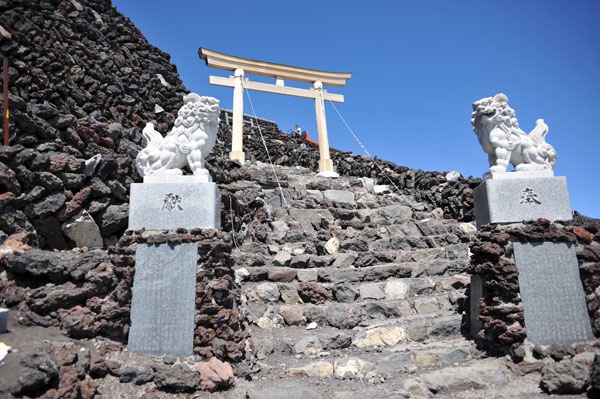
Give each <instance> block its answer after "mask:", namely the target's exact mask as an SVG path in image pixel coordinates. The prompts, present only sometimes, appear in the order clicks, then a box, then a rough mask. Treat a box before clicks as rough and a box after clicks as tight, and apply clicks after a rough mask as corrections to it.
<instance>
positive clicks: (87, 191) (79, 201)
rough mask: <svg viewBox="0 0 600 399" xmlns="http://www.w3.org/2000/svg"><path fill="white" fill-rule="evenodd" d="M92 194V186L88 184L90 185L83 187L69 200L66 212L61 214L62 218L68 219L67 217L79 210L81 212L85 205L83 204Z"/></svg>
mask: <svg viewBox="0 0 600 399" xmlns="http://www.w3.org/2000/svg"><path fill="white" fill-rule="evenodd" d="M91 194H92V188H91V187H89V186H88V187H84V188H82V189H81V190H80V191H79V192H78V193H77V194H75V195H74V196H73V199H71V200H70V201H69V202H67V206H66V209H65V214H64V215H61V219H67V218H69V217H71V216H73V215H75V214H76V213H77V212H79V211H80V210H81V208H82V207H83V204H84V203H85V201H87V200H88V198H90V195H91Z"/></svg>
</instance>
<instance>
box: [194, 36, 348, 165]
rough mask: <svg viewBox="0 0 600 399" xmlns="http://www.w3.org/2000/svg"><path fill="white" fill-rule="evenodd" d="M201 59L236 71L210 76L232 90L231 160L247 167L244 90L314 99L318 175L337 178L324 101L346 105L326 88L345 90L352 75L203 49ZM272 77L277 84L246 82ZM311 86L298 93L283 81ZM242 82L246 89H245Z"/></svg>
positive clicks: (214, 83)
mask: <svg viewBox="0 0 600 399" xmlns="http://www.w3.org/2000/svg"><path fill="white" fill-rule="evenodd" d="M198 55H199V56H200V58H201V59H203V60H205V61H206V66H209V67H212V68H219V69H225V70H228V71H234V76H230V77H229V78H224V77H221V76H210V77H209V78H210V84H211V85H216V86H225V87H233V128H232V140H231V152H230V153H229V158H230V159H236V160H238V161H240V162H241V163H244V161H245V159H246V156H245V153H244V151H243V143H242V142H243V115H244V93H243V87H245V88H246V89H248V90H256V91H264V92H267V93H275V94H284V95H288V96H296V97H305V98H314V99H315V111H316V115H317V131H318V134H319V153H320V157H321V158H320V160H319V173H320V174H321V175H323V176H337V174H336V173H335V171H334V170H333V162H332V161H331V158H330V157H329V141H328V139H327V121H326V119H325V104H324V101H325V100H329V101H334V102H338V103H343V102H344V96H343V95H341V94H332V93H328V92H327V90H324V89H323V85H326V86H334V87H342V86H344V85H345V84H346V81H347V80H348V79H350V77H351V76H352V73H344V72H324V71H316V70H313V69H305V68H298V67H293V66H288V65H281V64H274V63H271V62H264V61H256V60H250V59H247V58H240V57H235V56H232V55H227V54H223V53H218V52H216V51H212V50H209V49H206V48H203V47H201V48H200V49H199V50H198ZM245 73H249V74H253V75H262V76H270V77H273V78H275V84H274V85H273V84H268V83H260V82H252V81H250V80H248V79H247V78H244V74H245ZM285 79H288V80H295V81H299V82H308V83H312V85H313V87H312V88H310V89H299V88H296V87H288V86H285V84H284V80H285ZM242 80H243V86H242Z"/></svg>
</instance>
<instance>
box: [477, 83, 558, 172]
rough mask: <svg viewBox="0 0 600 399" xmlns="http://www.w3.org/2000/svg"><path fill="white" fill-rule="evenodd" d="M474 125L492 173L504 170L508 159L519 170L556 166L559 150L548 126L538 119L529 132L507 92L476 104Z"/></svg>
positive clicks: (550, 168) (543, 168)
mask: <svg viewBox="0 0 600 399" xmlns="http://www.w3.org/2000/svg"><path fill="white" fill-rule="evenodd" d="M471 124H472V125H473V130H474V131H475V134H477V138H478V139H479V143H480V144H481V146H482V147H483V150H484V151H485V152H486V153H487V154H488V158H489V162H490V172H505V171H506V168H507V167H508V163H509V162H510V163H511V164H512V165H513V166H514V167H515V169H516V170H517V171H530V170H552V169H554V165H556V151H554V148H553V147H552V146H551V145H550V144H548V143H546V140H545V137H546V134H547V133H548V125H546V124H545V123H544V120H543V119H538V120H537V122H536V123H535V128H534V129H533V130H532V131H531V133H529V135H528V134H526V133H525V132H524V131H522V130H521V129H520V128H519V122H517V118H516V117H515V111H514V110H513V109H512V108H511V107H509V106H508V97H506V96H505V95H504V94H502V93H500V94H496V95H495V96H494V97H488V98H483V99H481V100H479V101H477V102H475V103H473V114H472V119H471Z"/></svg>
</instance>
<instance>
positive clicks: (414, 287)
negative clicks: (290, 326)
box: [238, 269, 470, 305]
mask: <svg viewBox="0 0 600 399" xmlns="http://www.w3.org/2000/svg"><path fill="white" fill-rule="evenodd" d="M375 270H377V269H375ZM285 272H295V270H293V269H286V270H285ZM238 273H239V272H238ZM292 276H293V274H290V275H289V276H288V277H290V278H289V279H288V280H290V281H289V282H286V283H275V282H245V283H244V284H242V294H243V295H244V297H245V298H246V299H247V300H248V301H249V302H284V303H286V304H298V303H312V304H317V305H318V304H325V303H331V302H346V303H349V302H357V301H368V300H386V301H401V300H405V299H409V298H412V299H413V300H414V299H416V297H422V296H423V295H432V294H433V295H437V296H444V297H447V298H449V297H451V296H454V298H457V295H460V294H462V293H464V289H465V288H466V286H467V284H468V283H469V281H470V277H469V276H467V275H464V274H460V275H455V276H434V277H417V278H401V279H396V278H390V279H387V280H386V281H385V282H363V283H354V282H350V281H341V282H337V283H322V282H297V281H295V280H293V279H292V278H291V277H292ZM317 276H318V273H317ZM296 277H297V275H296ZM453 302H455V301H453Z"/></svg>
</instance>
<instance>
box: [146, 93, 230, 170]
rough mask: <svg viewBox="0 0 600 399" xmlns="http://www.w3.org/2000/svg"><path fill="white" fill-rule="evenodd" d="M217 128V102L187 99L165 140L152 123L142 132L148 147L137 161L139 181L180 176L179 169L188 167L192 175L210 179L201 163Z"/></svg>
mask: <svg viewBox="0 0 600 399" xmlns="http://www.w3.org/2000/svg"><path fill="white" fill-rule="evenodd" d="M218 128H219V100H217V99H216V98H213V97H201V96H199V95H198V94H195V93H190V94H188V95H186V96H185V97H183V107H181V108H180V109H179V111H178V112H177V119H176V120H175V123H174V126H173V129H172V130H171V131H170V132H169V133H168V134H167V135H166V136H165V137H163V136H162V135H161V134H160V133H159V132H157V131H156V130H154V125H153V124H152V123H147V124H146V127H144V129H143V130H142V135H143V136H144V138H145V139H146V141H147V144H146V148H144V149H143V150H141V151H140V152H139V154H138V156H137V158H136V166H137V170H138V172H139V173H140V175H141V176H142V177H145V176H151V175H181V174H183V171H182V168H184V167H185V166H186V165H189V166H190V169H191V170H192V173H193V174H194V175H200V176H202V175H204V176H208V177H210V174H209V173H208V170H207V169H206V168H205V167H204V161H205V158H206V156H207V155H208V154H209V153H210V151H211V150H212V149H213V147H214V146H215V141H216V137H217V130H218Z"/></svg>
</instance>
